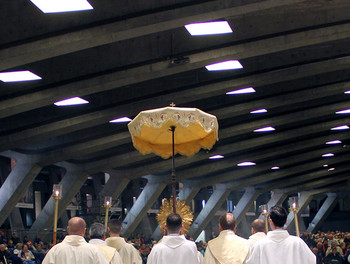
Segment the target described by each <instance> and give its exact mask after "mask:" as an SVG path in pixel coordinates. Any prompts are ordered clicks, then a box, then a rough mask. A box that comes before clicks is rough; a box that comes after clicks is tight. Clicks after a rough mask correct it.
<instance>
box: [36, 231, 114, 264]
mask: <svg viewBox="0 0 350 264" xmlns="http://www.w3.org/2000/svg"><path fill="white" fill-rule="evenodd" d="M42 263H43V264H68V263H74V264H108V261H107V260H106V258H105V256H104V255H103V254H102V252H101V251H100V250H99V249H98V248H97V247H95V246H94V245H91V244H88V243H87V242H86V241H85V239H84V238H83V237H82V236H77V235H69V236H66V237H65V238H64V240H63V241H62V242H61V243H59V244H57V245H55V246H54V247H53V248H51V249H50V250H49V252H48V253H47V254H46V256H45V258H44V260H43V262H42Z"/></svg>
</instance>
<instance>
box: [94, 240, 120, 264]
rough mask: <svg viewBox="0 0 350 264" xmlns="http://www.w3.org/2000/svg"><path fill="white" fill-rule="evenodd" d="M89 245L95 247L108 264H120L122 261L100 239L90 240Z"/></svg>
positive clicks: (113, 249)
mask: <svg viewBox="0 0 350 264" xmlns="http://www.w3.org/2000/svg"><path fill="white" fill-rule="evenodd" d="M89 244H92V245H95V246H96V247H97V248H98V249H99V250H101V252H102V253H103V255H104V256H105V257H106V259H107V261H108V262H109V263H110V264H122V263H123V262H122V259H121V258H120V255H119V253H118V251H117V250H116V249H115V248H112V247H109V246H107V243H106V242H105V241H103V240H102V239H90V241H89Z"/></svg>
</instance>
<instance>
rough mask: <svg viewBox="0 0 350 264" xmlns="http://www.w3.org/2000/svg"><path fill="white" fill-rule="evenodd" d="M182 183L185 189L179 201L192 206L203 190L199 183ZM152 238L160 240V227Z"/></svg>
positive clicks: (182, 190) (180, 194)
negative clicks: (197, 195)
mask: <svg viewBox="0 0 350 264" xmlns="http://www.w3.org/2000/svg"><path fill="white" fill-rule="evenodd" d="M182 183H183V187H182V189H181V191H180V192H179V199H180V200H184V201H186V204H187V205H188V206H190V205H191V203H192V200H193V199H194V197H195V196H196V194H197V193H198V192H199V190H200V189H201V188H200V184H199V181H184V182H182ZM152 237H153V239H155V240H159V239H160V238H161V237H162V232H161V230H160V228H159V225H158V226H157V228H156V229H155V230H154V231H153V234H152Z"/></svg>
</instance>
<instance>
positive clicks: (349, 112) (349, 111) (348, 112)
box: [335, 109, 350, 115]
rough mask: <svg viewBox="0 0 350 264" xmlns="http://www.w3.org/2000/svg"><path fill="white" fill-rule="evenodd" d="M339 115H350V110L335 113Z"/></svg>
mask: <svg viewBox="0 0 350 264" xmlns="http://www.w3.org/2000/svg"><path fill="white" fill-rule="evenodd" d="M335 113H336V114H337V115H341V114H350V109H345V110H341V111H338V112H335Z"/></svg>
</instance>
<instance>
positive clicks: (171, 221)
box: [166, 213, 182, 233]
mask: <svg viewBox="0 0 350 264" xmlns="http://www.w3.org/2000/svg"><path fill="white" fill-rule="evenodd" d="M166 225H167V230H168V231H169V232H174V233H175V232H178V231H179V230H180V228H181V225H182V219H181V216H180V215H179V214H176V213H172V214H170V215H169V216H168V217H167V219H166Z"/></svg>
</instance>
